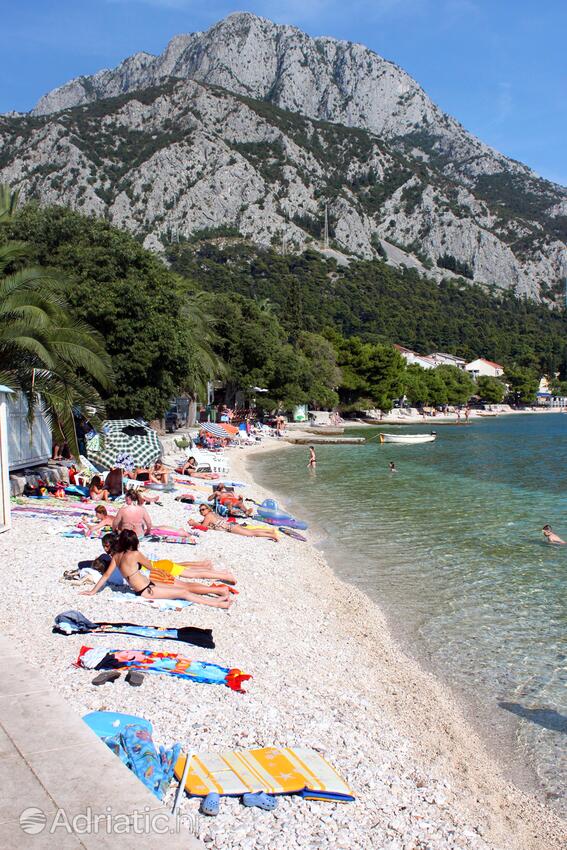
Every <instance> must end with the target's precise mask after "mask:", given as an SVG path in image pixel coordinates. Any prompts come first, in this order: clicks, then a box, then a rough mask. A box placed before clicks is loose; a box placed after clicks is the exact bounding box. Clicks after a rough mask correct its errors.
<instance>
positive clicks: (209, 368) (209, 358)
mask: <svg viewBox="0 0 567 850" xmlns="http://www.w3.org/2000/svg"><path fill="white" fill-rule="evenodd" d="M181 292H182V293H183V295H184V297H185V301H184V305H183V314H184V316H185V320H186V322H187V324H188V325H189V327H190V329H191V337H192V340H193V347H194V351H193V370H192V374H191V375H188V376H187V379H186V386H185V389H186V390H187V392H189V393H190V394H191V395H192V396H193V397H194V398H198V397H204V398H206V397H207V383H208V382H209V381H212V380H214V379H218V378H221V377H223V376H224V375H225V374H226V371H227V367H226V364H225V362H224V361H223V360H222V358H221V357H219V356H218V354H217V353H216V352H215V349H214V345H215V335H214V330H213V325H214V323H213V318H212V316H211V314H210V312H209V302H210V293H208V292H200V291H193V290H191V289H190V288H189V289H188V288H187V285H186V284H185V282H183V285H182V286H181Z"/></svg>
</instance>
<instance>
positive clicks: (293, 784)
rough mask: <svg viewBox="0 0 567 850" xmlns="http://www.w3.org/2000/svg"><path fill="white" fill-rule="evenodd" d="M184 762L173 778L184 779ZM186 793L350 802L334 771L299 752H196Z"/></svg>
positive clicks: (314, 756)
mask: <svg viewBox="0 0 567 850" xmlns="http://www.w3.org/2000/svg"><path fill="white" fill-rule="evenodd" d="M185 758H186V757H185V756H184V755H182V756H180V758H179V759H178V761H177V763H176V765H175V775H176V776H177V778H178V779H180V778H181V777H182V775H183V768H184V766H185ZM185 790H186V792H187V793H188V794H189V795H190V796H194V797H206V795H207V794H210V793H211V792H216V793H217V794H221V795H228V796H235V797H240V796H241V795H242V794H248V793H256V792H258V791H264V792H265V793H266V794H299V795H301V796H302V797H306V798H307V799H310V800H328V801H330V802H339V803H341V802H342V803H346V802H350V801H352V800H354V795H353V793H352V791H351V789H350V788H349V787H348V785H347V784H346V783H345V782H344V781H343V779H342V778H341V777H340V776H339V774H338V773H337V772H336V770H335V769H334V767H332V765H330V764H329V762H328V761H326V760H325V759H324V758H323V756H321V755H319V753H317V752H315V750H310V749H307V748H304V747H293V748H291V747H289V748H287V747H286V748H282V749H279V748H276V747H263V748H262V749H257V750H225V751H223V752H220V753H197V754H196V755H194V756H193V758H192V760H191V766H190V768H189V773H188V776H187V781H186V783H185Z"/></svg>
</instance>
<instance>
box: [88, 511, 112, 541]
mask: <svg viewBox="0 0 567 850" xmlns="http://www.w3.org/2000/svg"><path fill="white" fill-rule="evenodd" d="M104 528H108V530H110V529H111V528H112V517H111V516H109V515H108V511H107V510H106V508H105V507H104V505H97V506H96V508H95V521H94V523H93V524H92V525H89V524H88V523H85V526H84V528H83V534H84V535H85V537H90V536H91V534H95V533H97V532H99V531H102V530H103V529H104Z"/></svg>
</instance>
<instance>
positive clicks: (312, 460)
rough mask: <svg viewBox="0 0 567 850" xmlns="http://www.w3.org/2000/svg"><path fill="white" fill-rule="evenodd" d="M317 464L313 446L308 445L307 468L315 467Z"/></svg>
mask: <svg viewBox="0 0 567 850" xmlns="http://www.w3.org/2000/svg"><path fill="white" fill-rule="evenodd" d="M316 466H317V455H316V454H315V449H314V447H313V446H309V463H308V464H307V468H308V469H315V468H316Z"/></svg>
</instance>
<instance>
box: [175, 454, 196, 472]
mask: <svg viewBox="0 0 567 850" xmlns="http://www.w3.org/2000/svg"><path fill="white" fill-rule="evenodd" d="M196 471H197V461H196V460H195V458H194V457H189V458H187V460H186V461H185V463H181V464H179V466H178V467H177V472H179V473H180V474H181V475H191V473H192V472H196Z"/></svg>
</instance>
